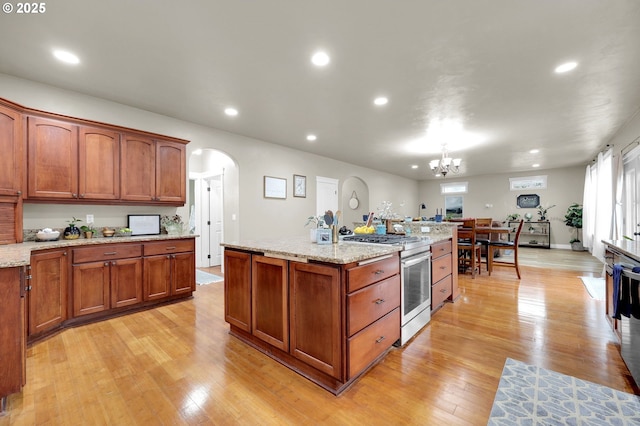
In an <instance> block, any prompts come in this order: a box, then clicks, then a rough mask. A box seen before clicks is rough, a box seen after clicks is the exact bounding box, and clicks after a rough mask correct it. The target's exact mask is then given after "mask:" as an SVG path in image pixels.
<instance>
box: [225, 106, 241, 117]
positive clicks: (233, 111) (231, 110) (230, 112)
mask: <svg viewBox="0 0 640 426" xmlns="http://www.w3.org/2000/svg"><path fill="white" fill-rule="evenodd" d="M224 113H225V114H227V115H228V116H230V117H235V116H236V115H238V110H237V109H235V108H225V110H224Z"/></svg>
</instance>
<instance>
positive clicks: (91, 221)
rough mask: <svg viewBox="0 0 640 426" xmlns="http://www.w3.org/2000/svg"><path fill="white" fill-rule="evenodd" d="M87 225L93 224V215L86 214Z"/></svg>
mask: <svg viewBox="0 0 640 426" xmlns="http://www.w3.org/2000/svg"><path fill="white" fill-rule="evenodd" d="M87 223H93V215H92V214H88V215H87Z"/></svg>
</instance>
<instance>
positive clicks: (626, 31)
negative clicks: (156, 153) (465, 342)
mask: <svg viewBox="0 0 640 426" xmlns="http://www.w3.org/2000/svg"><path fill="white" fill-rule="evenodd" d="M14 4H17V3H14ZM5 6H6V4H5ZM45 6H46V11H45V12H44V13H41V14H29V15H25V14H17V13H16V11H15V10H14V11H13V12H12V13H3V14H2V15H1V16H0V40H1V41H0V58H1V59H0V72H1V73H5V74H9V75H14V76H18V77H22V78H25V79H29V80H33V81H37V82H42V83H46V84H49V85H52V86H56V87H61V88H65V89H69V90H73V91H77V92H81V93H86V94H88V95H92V96H97V97H100V98H104V99H108V100H111V101H115V102H119V103H122V104H126V105H131V106H134V107H138V108H142V109H144V110H148V111H153V112H156V113H159V114H164V115H167V116H171V117H176V118H179V119H183V120H187V121H191V122H195V123H200V124H203V125H206V126H210V127H214V128H217V129H221V130H225V131H228V132H232V133H237V134H240V135H244V136H248V137H252V138H256V139H260V140H264V141H267V142H272V143H275V144H280V145H285V146H289V147H292V148H295V149H299V150H303V151H307V152H311V153H315V154H319V155H322V156H326V157H330V158H335V159H338V160H342V161H346V162H348V163H352V164H357V165H360V166H365V167H369V168H373V169H376V170H380V171H385V172H389V173H393V174H396V175H400V176H405V177H408V178H411V179H417V180H424V179H433V178H434V177H433V174H432V173H431V171H430V170H429V167H428V165H427V164H428V162H429V161H430V160H433V159H436V158H438V157H439V156H440V154H439V152H441V150H442V147H441V144H442V143H443V142H444V141H446V143H447V144H448V150H449V151H450V155H451V156H452V157H456V158H461V159H462V167H461V172H460V175H459V176H472V175H481V174H490V173H496V172H531V173H532V174H535V173H536V170H539V169H536V168H532V165H533V164H539V168H540V169H550V168H559V167H567V166H577V165H585V164H588V163H589V162H590V161H591V160H592V159H593V157H594V156H595V155H596V154H597V152H598V151H599V150H601V149H602V148H603V147H604V146H605V145H606V144H607V142H608V141H609V140H610V138H611V137H612V136H613V135H614V134H615V132H616V131H617V130H618V129H619V128H620V127H621V126H623V125H624V124H625V122H627V121H628V120H630V119H631V117H632V116H633V115H634V114H635V113H636V112H637V111H638V108H639V106H640V72H639V71H638V64H640V1H637V0H609V1H602V0H537V1H531V0H485V1H477V0H446V1H445V0H438V1H436V0H401V1H390V0H386V1H385V0H347V1H345V0H325V1H317V0H316V1H311V0H268V1H249V0H194V1H187V2H179V1H173V2H169V1H157V0H136V1H130V0H109V1H99V0H92V1H89V0H57V1H55V2H47V3H45ZM54 48H61V49H66V50H69V51H71V52H73V53H75V54H76V55H78V56H79V58H80V63H79V64H77V65H74V66H70V65H67V64H63V63H60V62H59V61H57V60H56V59H55V58H54V57H53V56H52V53H51V52H52V50H53V49H54ZM317 50H324V51H326V52H327V53H328V54H329V55H330V58H331V61H330V63H329V64H328V65H327V66H325V67H316V66H314V65H312V64H311V62H310V57H311V55H312V54H313V53H314V52H315V51H317ZM566 61H575V62H577V63H578V66H577V68H576V69H575V70H573V71H571V72H568V73H565V74H556V73H554V68H555V67H556V66H557V65H559V64H561V63H563V62H566ZM1 96H2V94H1V93H0V97H1ZM377 96H386V97H387V98H388V100H389V102H388V103H387V104H386V105H384V106H381V107H380V106H375V105H374V104H373V100H374V98H375V97H377ZM228 106H233V107H235V108H236V109H237V110H238V111H239V114H238V115H237V116H235V117H229V116H227V115H225V114H224V109H225V108H226V107H228ZM430 126H431V127H430ZM433 126H440V127H441V128H442V127H445V128H457V129H463V130H464V131H465V132H467V134H466V135H461V134H457V135H456V136H454V137H451V136H442V134H441V133H440V134H439V136H435V137H434V134H436V133H437V132H435V131H434V127H433ZM310 133H313V134H315V135H317V140H316V141H315V142H308V141H307V140H306V136H307V134H310ZM427 135H429V137H427ZM630 142H631V141H630ZM531 149H539V152H538V153H535V154H532V153H530V152H529V151H530V150H531ZM412 165H417V166H418V168H417V169H413V168H412ZM448 176H451V174H449V175H448Z"/></svg>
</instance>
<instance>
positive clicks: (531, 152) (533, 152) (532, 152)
mask: <svg viewBox="0 0 640 426" xmlns="http://www.w3.org/2000/svg"><path fill="white" fill-rule="evenodd" d="M539 152H540V150H539V149H532V150H531V151H529V154H537V153H539Z"/></svg>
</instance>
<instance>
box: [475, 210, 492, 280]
mask: <svg viewBox="0 0 640 426" xmlns="http://www.w3.org/2000/svg"><path fill="white" fill-rule="evenodd" d="M492 223H493V219H492V218H490V217H477V218H476V241H477V242H479V243H480V244H481V245H482V255H483V256H484V258H485V265H486V266H487V271H489V257H488V256H489V241H491V232H481V230H479V229H478V228H491V224H492Z"/></svg>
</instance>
